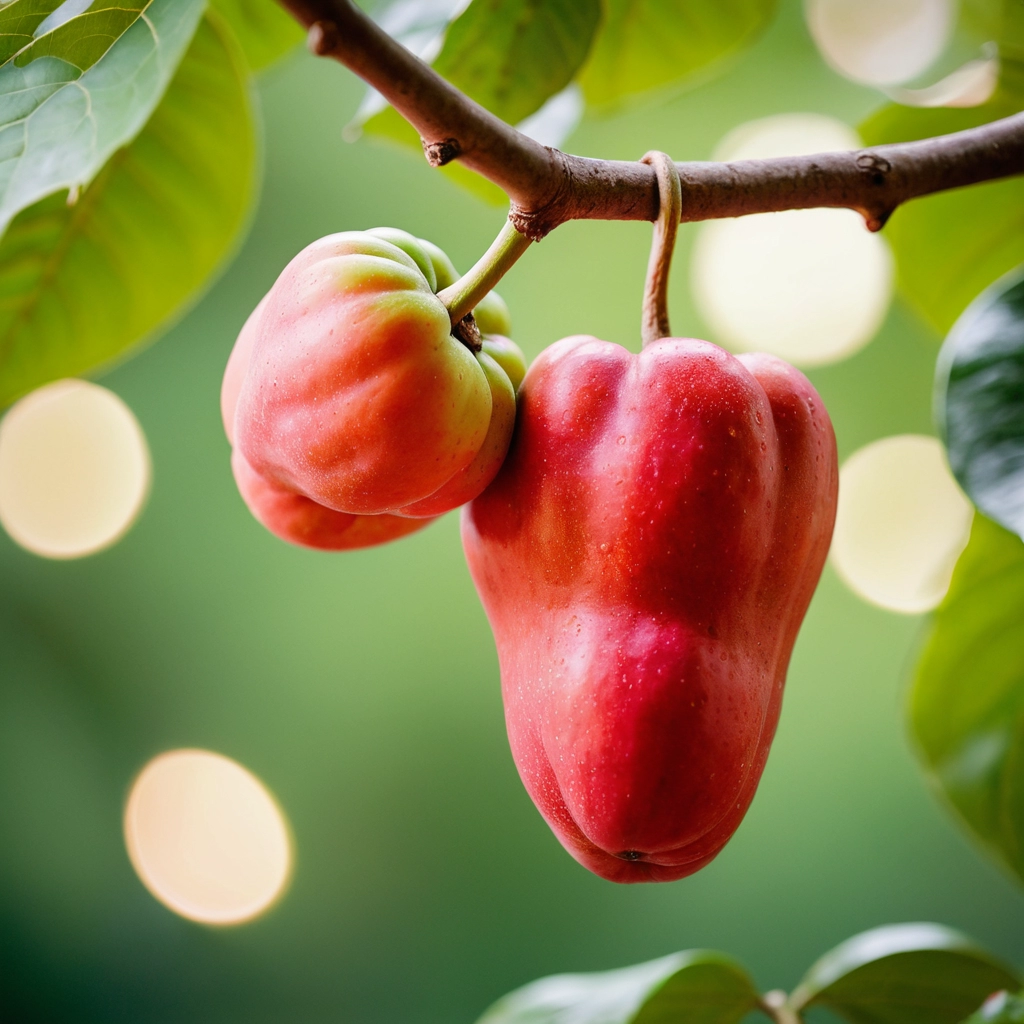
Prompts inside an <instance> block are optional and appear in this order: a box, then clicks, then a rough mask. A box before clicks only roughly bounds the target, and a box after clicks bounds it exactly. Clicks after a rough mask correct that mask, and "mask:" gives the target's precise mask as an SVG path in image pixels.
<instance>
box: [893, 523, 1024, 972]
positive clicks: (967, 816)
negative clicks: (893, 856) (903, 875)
mask: <svg viewBox="0 0 1024 1024" xmlns="http://www.w3.org/2000/svg"><path fill="white" fill-rule="evenodd" d="M1022 623H1024V543H1022V542H1021V540H1020V538H1019V537H1018V536H1017V535H1016V534H1013V533H1010V532H1009V531H1008V530H1004V529H1003V528H1002V527H1001V526H998V525H997V524H996V523H993V522H992V521H991V520H990V519H986V518H985V517H984V516H982V515H980V514H978V515H976V516H975V517H974V526H973V528H972V530H971V539H970V542H969V543H968V545H967V547H966V548H965V549H964V553H963V554H962V555H961V556H960V560H959V561H958V562H957V565H956V569H955V570H954V572H953V580H952V583H951V584H950V588H949V593H948V594H947V595H946V599H945V600H944V601H943V603H942V604H941V605H940V606H939V609H938V611H937V612H936V614H935V617H934V621H933V624H932V628H931V630H930V632H929V634H928V636H927V637H926V640H925V644H924V648H923V651H922V653H921V657H920V660H919V661H918V664H917V668H916V670H915V676H914V686H913V690H912V693H911V702H910V727H911V731H912V733H913V735H914V739H915V740H916V743H917V748H918V752H919V754H920V756H921V759H922V760H923V762H924V765H925V769H926V771H927V772H928V774H929V776H930V777H931V780H932V781H933V782H934V784H935V785H936V786H937V788H938V789H939V790H940V792H941V793H942V794H943V795H944V796H945V797H946V799H947V800H948V801H949V803H950V804H951V805H952V806H953V808H954V809H955V810H956V811H957V812H958V814H959V815H960V817H961V818H962V820H963V821H964V822H965V823H966V825H967V826H968V828H969V829H970V830H971V831H972V832H973V833H974V835H975V836H976V837H977V838H978V839H980V840H981V842H982V843H983V844H984V845H985V846H986V847H987V848H988V849H989V850H990V851H991V852H992V853H994V854H995V855H996V856H997V857H998V858H999V859H1000V860H1001V861H1002V862H1003V863H1004V864H1005V865H1006V866H1007V867H1009V868H1010V870H1011V871H1013V872H1015V873H1016V875H1017V877H1018V878H1019V879H1022V880H1024V763H1022V762H1024V642H1022V637H1024V626H1022ZM1002 987H1006V986H1005V985H1004V986H1002Z"/></svg>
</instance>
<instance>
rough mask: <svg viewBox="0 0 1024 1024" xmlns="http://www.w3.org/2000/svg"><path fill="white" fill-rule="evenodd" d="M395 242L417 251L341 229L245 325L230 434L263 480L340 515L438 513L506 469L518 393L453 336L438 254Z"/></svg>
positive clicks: (288, 270)
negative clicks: (247, 342)
mask: <svg viewBox="0 0 1024 1024" xmlns="http://www.w3.org/2000/svg"><path fill="white" fill-rule="evenodd" d="M400 236H401V237H400ZM391 237H394V238H396V239H397V240H399V241H403V244H404V245H405V248H400V247H399V246H397V245H395V244H394V243H393V242H391V241H387V240H385V239H384V238H381V237H379V235H375V234H373V233H371V232H360V231H350V232H343V233H340V234H336V235H329V236H327V237H326V238H321V239H320V240H319V241H317V242H314V243H312V244H311V245H309V246H307V247H306V248H305V249H304V250H303V251H302V252H301V253H299V254H298V255H297V256H296V257H295V258H294V259H293V260H292V261H291V262H290V263H289V264H288V266H287V267H285V269H284V270H283V271H282V272H281V275H280V277H278V279H277V281H276V282H275V283H274V286H273V287H272V288H271V290H270V292H269V293H268V294H267V297H266V298H265V299H264V300H263V302H262V303H261V304H260V307H259V308H258V309H257V311H256V312H255V313H254V314H253V319H252V322H251V327H250V326H249V325H247V326H246V328H245V330H246V331H251V333H252V334H253V335H254V341H253V343H252V349H251V356H250V358H249V359H248V362H247V366H246V369H245V372H244V373H243V374H240V378H241V379H240V380H239V381H238V383H237V386H236V385H234V384H232V387H236V390H237V398H236V408H235V412H234V416H233V420H232V422H231V424H230V425H229V432H232V433H233V435H234V444H235V446H236V447H237V448H238V450H239V451H240V452H241V453H242V454H243V455H244V457H245V459H246V461H247V462H248V463H249V465H250V466H252V468H253V469H254V470H255V471H256V472H258V473H259V474H260V476H262V477H264V478H265V479H267V480H269V481H272V482H273V483H275V484H276V485H278V486H279V487H281V488H283V489H284V490H287V491H292V492H294V493H296V494H301V495H304V496H305V497H307V498H310V499H312V500H313V501H315V502H317V503H318V504H320V505H324V506H326V507H327V508H331V509H334V510H336V511H338V512H348V513H359V514H365V515H373V514H379V513H396V514H406V515H413V516H433V515H436V514H438V513H439V512H446V511H448V510H449V509H451V508H454V507H455V505H457V504H461V503H462V502H463V501H468V500H469V499H470V498H472V497H474V496H475V495H476V494H478V493H479V492H480V491H481V490H482V489H483V488H484V486H486V484H487V483H488V482H489V481H490V480H491V479H492V477H493V476H494V474H495V473H496V472H497V469H498V467H499V466H500V464H501V460H502V458H503V456H504V451H505V448H506V446H507V444H508V440H509V438H510V436H511V432H512V424H513V421H514V418H515V391H514V389H513V388H512V386H511V384H510V382H509V380H508V377H507V376H506V375H505V372H504V370H502V369H500V367H499V366H498V364H497V363H494V362H493V361H491V360H490V359H489V357H487V356H485V355H483V354H482V353H479V352H474V351H471V350H470V348H469V347H467V345H465V344H463V342H462V341H460V340H459V339H458V338H456V337H455V336H453V334H452V325H451V322H450V320H449V314H448V310H447V309H446V307H445V306H444V304H443V303H442V302H441V300H440V299H439V298H438V297H437V295H436V294H435V293H434V291H433V288H434V286H435V285H436V271H435V269H434V266H433V263H432V261H431V258H430V254H429V252H428V251H427V250H425V249H424V248H423V246H422V245H421V243H419V242H418V241H417V239H415V238H413V237H412V236H411V235H410V236H406V235H404V233H402V232H394V231H392V232H391ZM410 252H413V253H415V254H416V256H417V258H414V257H413V256H412V255H410ZM485 360H486V362H487V365H485ZM492 371H493V372H492ZM233 374H234V371H233V368H232V366H231V365H230V364H229V367H228V371H227V374H226V378H227V377H233ZM498 422H500V423H501V424H502V425H503V428H504V435H503V436H500V437H499V436H496V425H497V423H498ZM485 447H486V453H483V449H484V448H485ZM460 475H461V476H462V479H461V481H460V480H458V479H457V478H459V477H460ZM466 477H468V478H470V479H471V480H472V486H470V485H469V484H467V482H466ZM442 491H443V492H444V494H445V495H446V496H447V497H448V499H449V500H450V501H451V502H454V504H451V503H449V504H445V503H444V502H442V501H439V500H438V495H439V493H440V492H442ZM428 499H430V500H429V501H428ZM424 502H427V504H426V505H424V504H423V503H424Z"/></svg>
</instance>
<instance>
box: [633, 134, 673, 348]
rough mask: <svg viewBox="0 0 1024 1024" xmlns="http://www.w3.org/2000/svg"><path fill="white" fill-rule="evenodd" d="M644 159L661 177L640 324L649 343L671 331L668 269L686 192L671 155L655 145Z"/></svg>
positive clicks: (670, 264) (665, 336) (645, 339)
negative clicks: (683, 189)
mask: <svg viewBox="0 0 1024 1024" xmlns="http://www.w3.org/2000/svg"><path fill="white" fill-rule="evenodd" d="M640 162H641V163H645V164H650V165H651V166H652V167H653V168H654V173H655V175H656V176H657V179H658V199H659V202H658V219H657V221H655V224H654V238H653V240H652V241H651V257H650V259H649V260H648V262H647V280H646V281H645V282H644V306H643V314H642V320H641V326H640V337H641V340H642V342H643V344H644V345H645V346H646V345H649V344H650V343H651V342H652V341H657V340H658V339H659V338H667V337H669V336H670V335H671V333H672V331H671V328H670V327H669V325H668V271H669V268H670V267H671V266H672V253H673V251H674V250H675V247H676V232H677V231H678V230H679V218H680V217H681V216H682V212H683V192H682V187H681V186H680V184H679V171H678V170H676V165H675V162H674V161H673V160H672V158H671V157H670V156H668V155H667V154H665V153H661V152H659V151H658V150H656V149H652V150H651V151H650V152H649V153H647V154H645V155H644V157H643V159H642V160H641V161H640Z"/></svg>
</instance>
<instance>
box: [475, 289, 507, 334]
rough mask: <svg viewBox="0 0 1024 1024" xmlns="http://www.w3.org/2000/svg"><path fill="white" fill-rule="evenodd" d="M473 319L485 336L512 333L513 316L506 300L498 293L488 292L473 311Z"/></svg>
mask: <svg viewBox="0 0 1024 1024" xmlns="http://www.w3.org/2000/svg"><path fill="white" fill-rule="evenodd" d="M473 318H474V319H475V320H476V325H477V327H479V328H480V333H481V334H483V335H488V334H500V335H502V336H504V337H506V338H507V337H508V336H509V335H510V334H511V333H512V314H511V313H509V311H508V306H507V305H506V303H505V300H504V299H503V298H502V297H501V296H500V295H499V294H498V293H497V292H488V293H487V294H486V295H485V296H484V297H483V298H482V299H481V300H480V302H479V303H478V304H477V306H476V308H475V309H474V310H473Z"/></svg>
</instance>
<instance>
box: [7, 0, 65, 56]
mask: <svg viewBox="0 0 1024 1024" xmlns="http://www.w3.org/2000/svg"><path fill="white" fill-rule="evenodd" d="M63 2H64V0H13V2H12V3H9V4H7V5H6V6H5V7H2V8H0V64H4V63H6V62H7V61H9V60H10V59H11V58H12V57H13V56H14V55H15V54H16V53H17V52H18V51H19V50H21V49H22V48H23V47H25V46H28V45H29V43H31V42H32V38H33V36H34V34H35V31H36V29H37V28H38V27H39V26H40V25H41V24H42V23H43V22H44V21H45V20H46V19H47V18H48V17H49V16H50V15H51V14H52V13H53V12H54V11H55V10H56V9H57V8H58V7H60V5H61V4H62V3H63Z"/></svg>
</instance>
